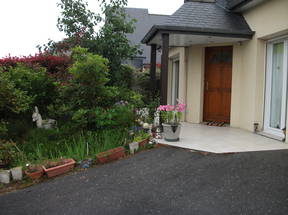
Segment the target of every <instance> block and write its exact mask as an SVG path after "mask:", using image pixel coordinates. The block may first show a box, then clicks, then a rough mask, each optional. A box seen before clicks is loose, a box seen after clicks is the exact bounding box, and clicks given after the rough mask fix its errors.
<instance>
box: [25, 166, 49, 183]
mask: <svg viewBox="0 0 288 215" xmlns="http://www.w3.org/2000/svg"><path fill="white" fill-rule="evenodd" d="M43 173H44V171H43V169H42V168H39V170H37V171H35V172H29V171H27V170H26V171H25V174H26V175H27V176H28V177H29V178H31V179H32V180H36V179H39V178H41V177H42V176H43Z"/></svg>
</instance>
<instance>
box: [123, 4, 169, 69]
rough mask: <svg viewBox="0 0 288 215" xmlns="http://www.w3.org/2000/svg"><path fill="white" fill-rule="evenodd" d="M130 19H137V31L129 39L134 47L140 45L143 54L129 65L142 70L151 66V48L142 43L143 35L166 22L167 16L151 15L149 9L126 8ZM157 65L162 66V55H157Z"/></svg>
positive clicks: (128, 36) (130, 61)
mask: <svg viewBox="0 0 288 215" xmlns="http://www.w3.org/2000/svg"><path fill="white" fill-rule="evenodd" d="M125 12H126V14H127V18H128V19H135V20H136V23H135V31H134V33H133V34H128V35H127V38H128V39H129V41H130V42H131V44H133V45H140V50H142V54H139V55H138V56H135V57H134V58H133V59H131V60H129V61H128V62H126V63H128V64H130V65H133V66H134V67H136V68H138V69H142V68H143V66H145V65H150V46H147V45H145V44H142V43H141V40H142V38H143V35H144V34H146V32H147V31H148V30H149V29H150V28H151V27H152V26H153V25H158V24H161V23H163V22H164V20H165V19H166V18H167V16H166V15H158V14H149V12H148V9H139V8H125ZM156 63H157V64H161V54H160V52H158V53H157V61H156Z"/></svg>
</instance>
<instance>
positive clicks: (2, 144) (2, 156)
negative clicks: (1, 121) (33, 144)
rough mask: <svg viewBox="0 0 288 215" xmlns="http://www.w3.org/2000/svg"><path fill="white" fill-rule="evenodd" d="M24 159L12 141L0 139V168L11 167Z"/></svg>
mask: <svg viewBox="0 0 288 215" xmlns="http://www.w3.org/2000/svg"><path fill="white" fill-rule="evenodd" d="M23 160H25V157H24V154H23V153H22V152H21V151H20V150H19V148H18V147H17V146H16V144H15V143H14V142H11V141H5V140H1V139H0V168H11V167H15V166H17V165H18V164H19V163H21V162H22V161H23Z"/></svg>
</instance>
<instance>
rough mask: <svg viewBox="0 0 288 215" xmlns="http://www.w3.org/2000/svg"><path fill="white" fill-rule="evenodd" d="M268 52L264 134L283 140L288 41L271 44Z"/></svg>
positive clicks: (285, 115)
mask: <svg viewBox="0 0 288 215" xmlns="http://www.w3.org/2000/svg"><path fill="white" fill-rule="evenodd" d="M267 51H268V52H267V73H266V95H265V117H264V132H265V133H268V134H272V135H274V136H277V137H279V138H282V139H283V138H285V134H284V132H283V131H284V130H285V128H286V118H287V114H286V113H287V72H288V67H287V64H288V40H287V39H283V40H278V41H276V42H269V43H268V49H267Z"/></svg>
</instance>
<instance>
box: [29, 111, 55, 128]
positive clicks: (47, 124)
mask: <svg viewBox="0 0 288 215" xmlns="http://www.w3.org/2000/svg"><path fill="white" fill-rule="evenodd" d="M32 121H33V122H36V126H37V128H44V129H51V128H54V127H56V126H57V121H56V120H55V119H46V120H43V119H42V116H41V114H40V113H39V110H38V107H37V106H35V111H34V112H33V114H32Z"/></svg>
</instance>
